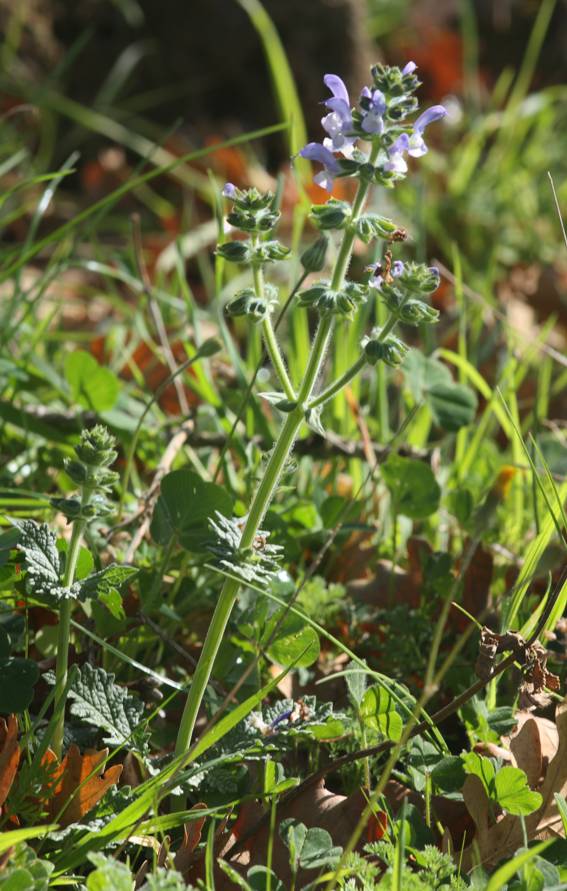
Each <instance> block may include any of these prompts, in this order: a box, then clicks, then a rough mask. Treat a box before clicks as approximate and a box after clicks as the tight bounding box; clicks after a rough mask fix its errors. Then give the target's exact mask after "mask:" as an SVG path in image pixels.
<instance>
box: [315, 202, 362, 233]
mask: <svg viewBox="0 0 567 891" xmlns="http://www.w3.org/2000/svg"><path fill="white" fill-rule="evenodd" d="M351 216H352V209H351V206H350V204H347V202H346V201H339V200H338V199H337V198H330V199H329V201H327V203H326V204H315V205H313V207H312V208H311V213H310V217H311V219H312V220H313V222H314V223H315V225H316V226H317V228H318V229H344V227H345V226H346V225H347V223H348V222H349V221H350V218H351Z"/></svg>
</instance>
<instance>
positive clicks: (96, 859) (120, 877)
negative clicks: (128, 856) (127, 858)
mask: <svg viewBox="0 0 567 891" xmlns="http://www.w3.org/2000/svg"><path fill="white" fill-rule="evenodd" d="M89 860H90V861H91V863H94V865H95V867H96V868H95V869H94V870H93V872H91V874H90V875H89V877H88V879H87V888H88V891H134V879H133V877H132V873H131V872H130V870H129V868H128V867H127V866H126V864H125V863H120V861H119V860H115V859H114V857H107V856H106V855H105V854H101V853H94V854H89Z"/></svg>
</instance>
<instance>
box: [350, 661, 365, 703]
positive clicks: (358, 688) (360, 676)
mask: <svg viewBox="0 0 567 891" xmlns="http://www.w3.org/2000/svg"><path fill="white" fill-rule="evenodd" d="M367 677H368V675H367V674H365V672H364V671H362V669H360V668H359V667H358V666H357V664H356V662H349V663H348V665H347V667H346V671H345V681H346V685H347V689H348V695H349V697H350V699H351V702H353V703H354V705H356V707H357V708H358V707H359V706H360V703H361V702H362V700H363V697H364V694H365V692H366V686H367Z"/></svg>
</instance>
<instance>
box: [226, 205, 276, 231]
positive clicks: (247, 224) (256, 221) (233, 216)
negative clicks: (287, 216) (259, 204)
mask: <svg viewBox="0 0 567 891" xmlns="http://www.w3.org/2000/svg"><path fill="white" fill-rule="evenodd" d="M279 218H280V214H279V213H278V212H277V211H273V210H270V209H269V208H261V209H260V210H255V211H252V210H240V208H237V207H235V208H234V210H233V211H232V212H231V213H229V214H228V216H227V218H226V219H227V222H229V223H230V225H231V226H234V227H235V229H241V230H242V231H243V232H269V231H270V229H273V228H274V226H275V225H276V223H277V222H278V220H279Z"/></svg>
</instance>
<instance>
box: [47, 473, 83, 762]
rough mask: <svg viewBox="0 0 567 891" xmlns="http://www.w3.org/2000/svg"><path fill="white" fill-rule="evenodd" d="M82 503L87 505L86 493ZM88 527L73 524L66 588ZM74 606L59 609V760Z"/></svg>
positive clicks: (56, 748) (55, 739) (55, 734)
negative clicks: (63, 700) (63, 698)
mask: <svg viewBox="0 0 567 891" xmlns="http://www.w3.org/2000/svg"><path fill="white" fill-rule="evenodd" d="M85 491H86V490H85ZM82 503H83V504H85V503H86V500H85V495H84V493H83V499H82ZM86 525H87V523H86V520H75V522H74V523H73V531H72V533H71V541H70V542H69V549H68V551H67V560H66V563H65V573H64V575H63V587H64V588H68V587H70V586H71V585H72V584H73V582H74V580H75V571H76V569H77V560H78V559H79V552H80V549H81V538H82V537H83V532H84V531H85V527H86ZM72 606H73V601H72V600H71V599H70V598H69V599H67V600H64V601H63V602H62V604H61V607H60V609H59V627H58V631H57V661H56V665H55V698H54V706H53V707H54V708H55V709H57V708H58V707H61V713H60V715H59V718H58V720H57V724H56V725H55V729H54V731H53V741H52V748H53V751H54V752H55V754H56V755H57V757H58V758H59V759H61V755H62V751H63V733H64V729H65V703H64V702H63V703H62V702H61V699H62V697H63V695H64V690H65V687H66V685H67V672H68V669H69V634H70V631H71V610H72Z"/></svg>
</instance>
